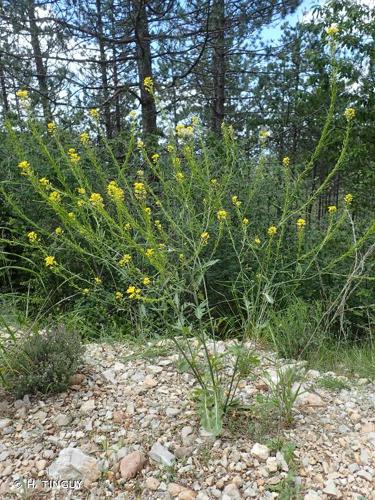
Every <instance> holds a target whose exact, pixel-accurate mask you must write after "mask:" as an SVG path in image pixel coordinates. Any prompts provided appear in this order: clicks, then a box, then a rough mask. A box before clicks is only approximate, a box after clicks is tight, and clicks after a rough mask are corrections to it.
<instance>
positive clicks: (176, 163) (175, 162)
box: [172, 156, 181, 169]
mask: <svg viewBox="0 0 375 500" xmlns="http://www.w3.org/2000/svg"><path fill="white" fill-rule="evenodd" d="M172 163H173V166H174V168H176V169H179V168H180V167H181V159H180V158H178V157H177V156H174V157H173V158H172Z"/></svg>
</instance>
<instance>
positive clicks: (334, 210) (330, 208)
mask: <svg viewBox="0 0 375 500" xmlns="http://www.w3.org/2000/svg"><path fill="white" fill-rule="evenodd" d="M327 210H328V213H329V214H334V213H336V212H337V207H336V205H330V206H329V207H327Z"/></svg>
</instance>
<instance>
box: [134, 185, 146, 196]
mask: <svg viewBox="0 0 375 500" xmlns="http://www.w3.org/2000/svg"><path fill="white" fill-rule="evenodd" d="M134 194H135V197H136V198H138V199H139V200H141V199H143V198H145V197H146V194H147V191H146V187H145V185H144V184H143V182H135V183H134Z"/></svg>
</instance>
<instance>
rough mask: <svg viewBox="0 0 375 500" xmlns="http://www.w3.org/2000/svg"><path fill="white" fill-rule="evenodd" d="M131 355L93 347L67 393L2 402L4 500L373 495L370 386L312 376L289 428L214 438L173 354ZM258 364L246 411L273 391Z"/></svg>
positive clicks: (120, 348) (245, 386)
mask: <svg viewBox="0 0 375 500" xmlns="http://www.w3.org/2000/svg"><path fill="white" fill-rule="evenodd" d="M221 348H223V349H224V348H225V345H222V346H221ZM131 352H132V351H131V350H129V349H128V348H127V347H126V346H124V345H119V344H116V345H107V344H100V345H95V344H92V345H89V346H88V347H87V350H86V354H85V363H84V366H83V367H82V370H80V373H77V374H76V375H75V376H74V377H73V379H72V385H71V387H70V389H69V391H67V392H66V393H63V394H60V395H57V396H51V397H44V398H35V397H28V396H26V397H25V398H24V399H23V400H18V401H14V400H11V399H10V398H8V397H6V396H5V395H4V394H0V396H1V399H0V498H2V499H8V498H31V499H32V498H51V499H53V498H74V499H81V498H82V499H83V498H89V499H103V498H114V499H118V500H120V499H136V498H140V499H158V498H160V499H171V498H177V499H180V500H184V499H185V500H188V499H193V498H196V499H197V500H207V499H215V498H217V499H223V500H231V499H234V500H236V499H241V498H254V499H268V498H284V499H287V498H291V499H292V498H302V499H305V500H315V499H332V498H342V499H358V500H359V499H366V500H370V499H375V412H374V409H375V384H374V383H370V382H369V381H366V380H364V379H354V380H353V379H351V380H350V381H349V383H348V385H349V387H350V388H349V389H343V390H326V389H322V388H321V387H320V385H319V384H318V381H319V378H320V377H321V374H319V372H316V371H310V372H308V383H306V384H305V392H304V393H303V394H301V395H300V396H299V397H298V401H297V405H296V409H295V422H294V425H293V426H292V427H291V428H289V429H286V428H278V429H275V428H273V427H272V421H270V422H267V415H264V422H258V425H257V426H254V422H253V419H251V418H250V417H249V416H248V415H247V414H244V412H237V413H235V414H232V415H231V417H230V419H228V422H227V423H226V425H225V429H224V432H223V434H222V435H221V436H220V438H216V439H215V438H213V437H212V436H211V435H209V434H207V433H206V432H205V431H203V429H201V428H200V425H199V419H198V418H197V415H196V411H195V407H194V405H195V403H194V401H193V400H192V399H190V398H189V394H190V393H191V391H192V389H193V388H194V386H195V384H194V380H193V378H192V377H191V375H190V374H188V373H183V372H181V371H179V370H178V367H177V364H176V361H177V358H178V356H177V355H175V354H169V355H164V356H163V357H152V358H147V359H141V358H139V357H134V358H131V359H129V358H128V356H129V355H130V354H131ZM261 357H262V363H261V367H260V368H259V372H258V375H257V377H255V378H252V379H251V380H250V379H249V380H247V381H245V382H244V383H242V384H241V387H240V389H239V395H240V397H241V399H242V400H243V402H244V403H247V404H251V402H252V401H253V398H254V397H255V396H256V395H257V394H266V393H267V391H268V390H269V388H268V384H267V382H266V381H265V379H264V370H266V371H268V372H269V374H270V375H271V377H273V378H274V377H275V371H274V368H273V366H272V359H271V358H272V357H271V358H270V355H269V353H265V352H261ZM270 359H271V361H270ZM267 429H268V430H267ZM275 443H281V444H280V446H279V449H278V446H277V445H275ZM283 443H284V445H286V446H287V447H288V443H289V444H290V443H294V445H295V449H294V451H293V447H292V448H290V447H289V449H291V450H292V451H291V455H292V456H286V452H285V451H282V450H283V449H284V448H283V446H282V444H283ZM285 449H287V448H285ZM280 450H281V451H280ZM295 484H297V486H299V490H300V492H299V493H298V495H299V496H298V495H297V493H296V491H297V490H296V488H295ZM280 491H283V495H284V496H282V494H281V493H280Z"/></svg>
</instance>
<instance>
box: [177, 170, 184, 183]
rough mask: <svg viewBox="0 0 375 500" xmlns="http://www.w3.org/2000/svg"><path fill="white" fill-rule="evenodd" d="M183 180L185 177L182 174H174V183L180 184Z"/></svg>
mask: <svg viewBox="0 0 375 500" xmlns="http://www.w3.org/2000/svg"><path fill="white" fill-rule="evenodd" d="M184 179H185V175H184V174H183V173H182V172H177V174H176V181H177V182H182V181H183V180H184Z"/></svg>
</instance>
